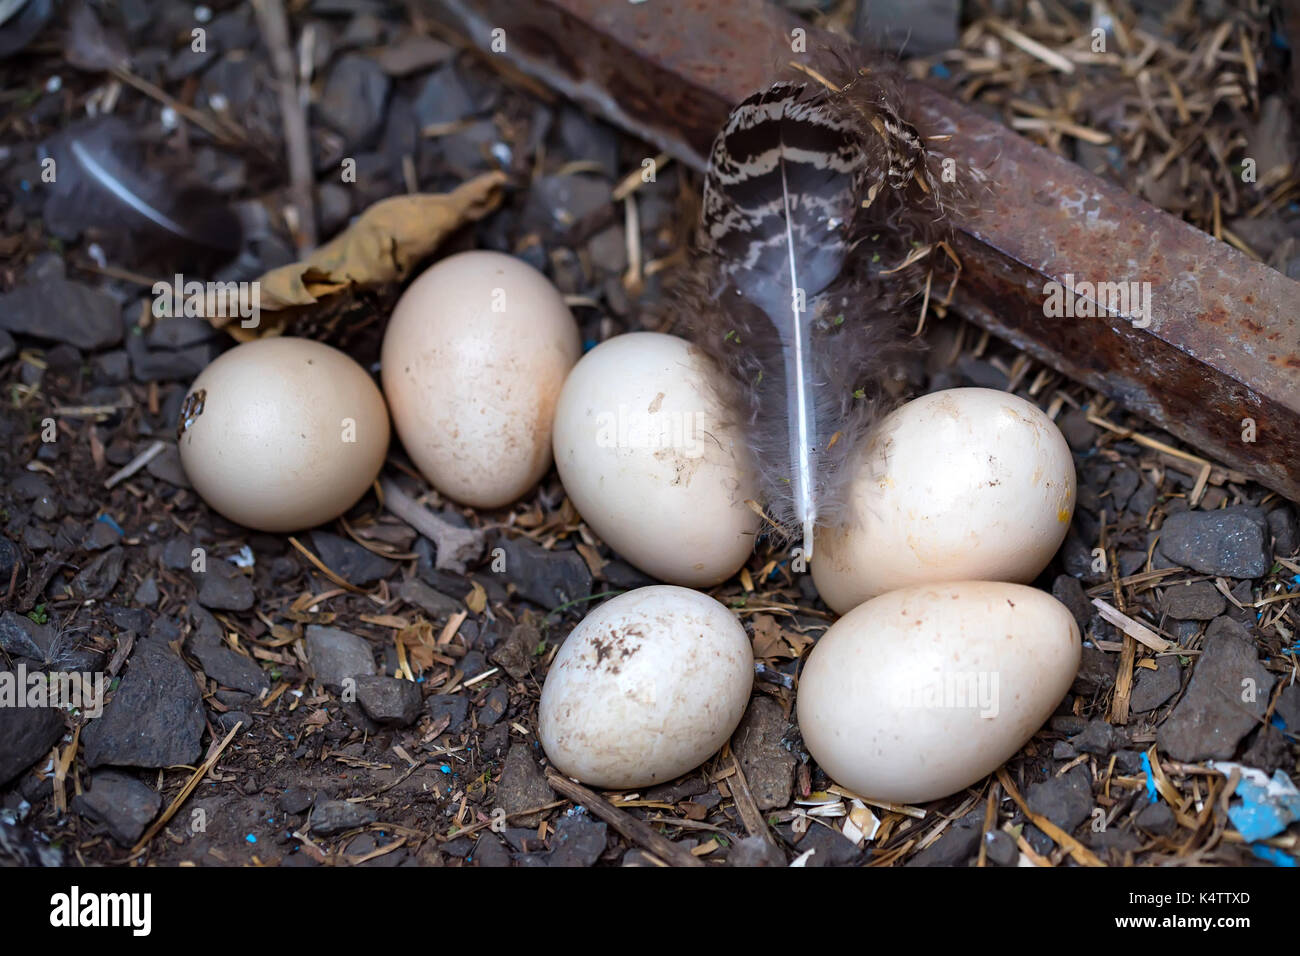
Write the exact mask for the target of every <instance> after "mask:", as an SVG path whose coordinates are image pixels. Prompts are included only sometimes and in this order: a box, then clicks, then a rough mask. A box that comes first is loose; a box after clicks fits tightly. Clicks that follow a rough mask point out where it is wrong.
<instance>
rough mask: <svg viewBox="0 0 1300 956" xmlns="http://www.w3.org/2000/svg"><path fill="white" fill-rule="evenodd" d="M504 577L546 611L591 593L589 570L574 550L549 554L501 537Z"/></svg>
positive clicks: (522, 540)
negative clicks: (503, 551) (504, 562)
mask: <svg viewBox="0 0 1300 956" xmlns="http://www.w3.org/2000/svg"><path fill="white" fill-rule="evenodd" d="M498 544H499V546H500V547H501V548H503V549H504V550H505V560H506V570H505V572H504V575H503V576H504V578H505V580H507V581H510V582H512V583H513V584H514V586H515V589H516V590H517V591H518V592H519V595H520V597H523V598H525V599H527V600H529V601H532V602H533V603H534V604H537V605H540V606H541V607H543V608H545V609H546V610H548V611H549V610H551V609H552V608H556V607H558V606H560V605H561V604H567V603H569V602H570V601H575V600H577V599H579V598H584V597H587V596H589V595H590V594H591V570H590V569H589V568H588V567H587V562H586V561H584V560H582V555H580V554H578V552H577V551H548V550H546V549H545V548H543V547H542V546H541V545H540V544H536V543H534V542H532V541H530V540H528V539H527V538H502V539H500V540H499V542H498Z"/></svg>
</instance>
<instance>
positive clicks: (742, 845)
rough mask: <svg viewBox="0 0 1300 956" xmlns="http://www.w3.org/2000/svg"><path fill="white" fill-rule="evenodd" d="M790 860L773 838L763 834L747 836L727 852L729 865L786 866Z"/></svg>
mask: <svg viewBox="0 0 1300 956" xmlns="http://www.w3.org/2000/svg"><path fill="white" fill-rule="evenodd" d="M788 862H789V861H788V860H787V859H786V856H785V853H783V852H782V851H781V848H780V847H779V846H777V845H776V844H775V843H773V842H772V841H771V840H764V839H763V838H762V837H761V836H750V837H745V838H744V839H743V840H739V841H737V842H736V844H735V845H734V846H733V847H732V848H731V852H730V853H728V854H727V865H728V866H746V867H749V866H764V867H772V866H785V865H786V864H787V863H788Z"/></svg>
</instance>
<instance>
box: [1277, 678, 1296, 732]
mask: <svg viewBox="0 0 1300 956" xmlns="http://www.w3.org/2000/svg"><path fill="white" fill-rule="evenodd" d="M1273 716H1274V717H1280V718H1281V719H1282V723H1283V725H1284V729H1285V730H1286V732H1287V733H1289V734H1290V735H1291V736H1293V737H1300V684H1287V685H1286V687H1284V688H1282V693H1280V694H1278V695H1277V706H1276V707H1274V708H1273Z"/></svg>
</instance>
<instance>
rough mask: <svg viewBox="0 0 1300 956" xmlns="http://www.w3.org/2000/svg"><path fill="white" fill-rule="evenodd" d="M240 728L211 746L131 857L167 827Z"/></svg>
mask: <svg viewBox="0 0 1300 956" xmlns="http://www.w3.org/2000/svg"><path fill="white" fill-rule="evenodd" d="M242 726H244V722H243V721H242V720H241V721H240V722H239V723H237V724H235V726H233V727H231V728H230V733H228V734H226V737H225V739H224V740H222V741H221V743H219V744H213V746H212V749H211V750H210V751H209V752H208V758H207V759H206V760H204V761H203V763H202V764H200V765H199V769H197V770H195V771H194V773H193V774H192V775H191V776H190V779H189V780H187V781H185V786H183V787H182V788H181V792H180V793H178V794H176V798H175V799H174V800H172V802H171V803H170V804H169V805H168V807H167V809H166V810H164V811H163V815H162V816H160V817H159V818H158V819H157V820H155V821H154V822H153V823H152V824H151V825H150V827H149V829H148V830H145V831H144V836H142V837H140V839H139V841H137V842H136V845H135V846H134V847H132V848H131V856H138V855H139V854H140V853H142V852H144V848H145V847H146V846H148V845H149V841H150V840H152V839H153V838H154V837H155V836H157V835H158V831H159V830H161V829H162V828H163V827H165V826H166V825H167V821H168V820H170V819H171V818H172V817H174V816H175V815H176V811H177V810H179V809H180V808H181V804H182V803H184V802H185V801H186V800H188V799H189V796H190V794H191V793H193V792H194V788H195V787H197V786H198V785H199V781H200V780H202V779H203V778H204V777H206V776H207V775H208V771H209V770H211V769H212V768H213V767H215V766H216V765H217V760H218V759H219V758H220V757H221V755H222V753H224V752H225V749H226V745H227V744H229V743H230V742H231V741H232V740H234V739H235V734H237V733H239V728H240V727H242Z"/></svg>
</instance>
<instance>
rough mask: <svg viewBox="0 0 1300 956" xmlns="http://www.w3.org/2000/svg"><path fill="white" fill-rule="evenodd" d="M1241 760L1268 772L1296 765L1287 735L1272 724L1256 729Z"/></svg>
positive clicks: (1249, 765) (1247, 764)
mask: <svg viewBox="0 0 1300 956" xmlns="http://www.w3.org/2000/svg"><path fill="white" fill-rule="evenodd" d="M1241 762H1242V763H1244V764H1245V765H1246V766H1248V767H1258V768H1259V769H1260V770H1263V771H1264V772H1265V773H1268V774H1271V773H1273V772H1274V771H1275V770H1281V769H1283V768H1286V769H1290V768H1291V767H1292V766H1294V761H1293V760H1292V759H1291V748H1290V746H1289V745H1288V744H1287V741H1286V737H1285V735H1283V733H1282V731H1280V730H1278V729H1277V728H1276V727H1274V726H1273V725H1272V724H1269V725H1268V726H1265V727H1260V728H1259V730H1257V731H1255V734H1254V736H1253V737H1252V738H1251V741H1250V746H1249V747H1247V748H1246V752H1245V753H1244V754H1242V755H1241Z"/></svg>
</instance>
